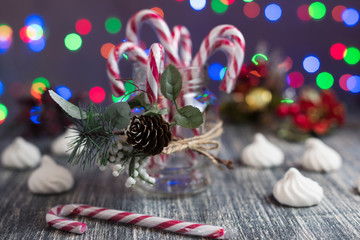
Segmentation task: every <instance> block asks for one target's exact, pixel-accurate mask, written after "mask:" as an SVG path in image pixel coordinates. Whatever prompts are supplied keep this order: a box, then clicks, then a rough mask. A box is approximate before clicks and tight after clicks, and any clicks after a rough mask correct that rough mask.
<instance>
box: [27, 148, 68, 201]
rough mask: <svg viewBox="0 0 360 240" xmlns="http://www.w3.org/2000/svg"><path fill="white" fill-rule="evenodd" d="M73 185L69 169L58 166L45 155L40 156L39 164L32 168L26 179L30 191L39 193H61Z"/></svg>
mask: <svg viewBox="0 0 360 240" xmlns="http://www.w3.org/2000/svg"><path fill="white" fill-rule="evenodd" d="M73 186H74V178H73V176H72V174H71V173H70V171H69V170H68V169H66V168H64V167H62V166H59V165H57V164H56V163H55V161H54V160H53V159H52V158H50V157H49V156H47V155H44V157H43V158H42V162H41V166H40V167H39V168H38V169H36V170H34V172H33V173H32V174H31V175H30V177H29V179H28V187H29V189H30V191H31V192H33V193H39V194H52V193H61V192H65V191H68V190H70V189H71V188H72V187H73Z"/></svg>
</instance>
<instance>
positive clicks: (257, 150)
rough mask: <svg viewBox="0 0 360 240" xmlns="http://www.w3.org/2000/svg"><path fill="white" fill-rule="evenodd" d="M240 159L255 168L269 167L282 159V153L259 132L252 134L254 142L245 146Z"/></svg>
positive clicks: (276, 164)
mask: <svg viewBox="0 0 360 240" xmlns="http://www.w3.org/2000/svg"><path fill="white" fill-rule="evenodd" d="M242 161H243V163H244V164H246V165H248V166H252V167H255V168H270V167H274V166H278V165H280V164H282V163H283V161H284V153H283V152H282V151H281V149H280V148H278V147H277V146H275V145H274V144H272V143H271V142H269V141H268V140H267V139H266V138H265V136H264V135H263V134H261V133H257V134H255V136H254V142H253V143H251V144H249V145H248V146H246V147H245V148H244V150H243V152H242Z"/></svg>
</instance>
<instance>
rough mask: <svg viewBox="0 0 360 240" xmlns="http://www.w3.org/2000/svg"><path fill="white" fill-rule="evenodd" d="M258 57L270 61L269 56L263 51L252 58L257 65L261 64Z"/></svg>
mask: <svg viewBox="0 0 360 240" xmlns="http://www.w3.org/2000/svg"><path fill="white" fill-rule="evenodd" d="M257 59H263V60H265V61H269V59H268V57H267V56H266V55H265V54H262V53H257V54H255V55H254V56H253V57H252V58H251V61H252V62H253V63H254V64H255V65H259V61H258V60H257Z"/></svg>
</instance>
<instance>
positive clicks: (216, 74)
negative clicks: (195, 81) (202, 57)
mask: <svg viewBox="0 0 360 240" xmlns="http://www.w3.org/2000/svg"><path fill="white" fill-rule="evenodd" d="M223 69H224V66H223V65H221V64H220V63H212V64H211V65H210V66H209V68H208V74H209V77H210V78H211V79H212V80H215V81H219V80H221V79H222V77H221V75H220V74H221V71H222V70H223Z"/></svg>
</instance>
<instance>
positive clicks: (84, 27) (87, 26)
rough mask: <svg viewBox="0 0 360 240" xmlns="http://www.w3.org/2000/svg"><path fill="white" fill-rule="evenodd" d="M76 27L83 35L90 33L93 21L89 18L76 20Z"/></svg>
mask: <svg viewBox="0 0 360 240" xmlns="http://www.w3.org/2000/svg"><path fill="white" fill-rule="evenodd" d="M75 29H76V31H77V32H78V33H79V34H81V35H86V34H89V33H90V31H91V22H90V21H89V20H87V19H80V20H78V21H77V22H76V24H75Z"/></svg>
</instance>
